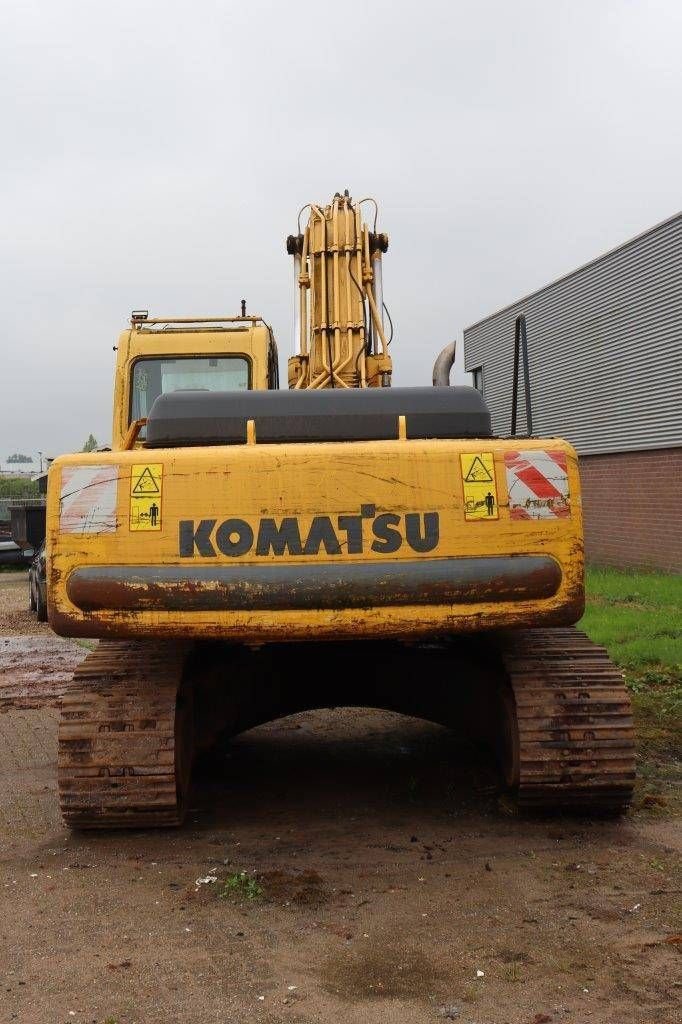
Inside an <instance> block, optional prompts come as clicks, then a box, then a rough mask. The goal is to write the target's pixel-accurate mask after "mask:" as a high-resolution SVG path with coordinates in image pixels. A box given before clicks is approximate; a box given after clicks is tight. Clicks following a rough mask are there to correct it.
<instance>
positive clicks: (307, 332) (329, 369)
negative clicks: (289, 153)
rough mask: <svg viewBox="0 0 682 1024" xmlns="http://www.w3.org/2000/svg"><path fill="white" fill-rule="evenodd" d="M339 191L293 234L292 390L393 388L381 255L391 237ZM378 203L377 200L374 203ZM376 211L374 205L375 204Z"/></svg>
mask: <svg viewBox="0 0 682 1024" xmlns="http://www.w3.org/2000/svg"><path fill="white" fill-rule="evenodd" d="M364 201H365V200H360V202H359V203H354V202H353V200H352V199H351V197H350V196H349V195H348V192H345V193H344V194H343V195H340V194H339V193H338V192H337V193H336V195H335V196H334V198H333V200H332V202H331V203H330V204H329V205H328V206H325V207H324V209H322V208H321V207H320V206H317V205H316V204H315V203H311V204H310V205H309V206H307V207H303V210H301V213H303V211H304V210H306V209H307V210H309V211H310V212H309V217H308V223H307V225H306V227H305V230H304V232H303V233H302V234H301V232H300V214H299V233H298V234H297V235H290V236H289V237H288V239H287V252H288V253H289V254H290V255H291V256H293V257H294V276H295V284H296V289H297V302H296V314H295V328H294V332H295V344H296V346H297V351H296V355H294V356H292V357H291V359H290V360H289V387H290V388H295V389H307V388H310V389H315V388H365V387H388V386H389V385H390V383H391V357H390V356H389V354H388V344H389V343H388V341H387V339H386V334H385V332H384V325H383V295H382V287H381V281H382V278H381V257H382V254H383V253H385V252H386V250H387V249H388V237H387V236H386V235H384V234H377V233H376V218H375V224H374V228H375V230H374V231H370V230H369V228H368V227H367V225H366V224H365V223H363V221H362V216H361V205H362V203H363V202H364ZM372 202H374V200H372ZM375 208H376V203H375Z"/></svg>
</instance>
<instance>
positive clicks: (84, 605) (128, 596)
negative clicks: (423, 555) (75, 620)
mask: <svg viewBox="0 0 682 1024" xmlns="http://www.w3.org/2000/svg"><path fill="white" fill-rule="evenodd" d="M560 584H561V568H560V566H559V564H558V563H557V562H556V561H555V560H554V559H553V558H550V557H549V556H546V555H512V556H508V557H498V558H490V557H488V558H439V559H428V560H421V561H414V562H404V561H403V562H358V563H345V564H343V565H339V564H334V563H318V564H315V565H302V564H296V563H291V562H288V563H286V564H284V565H235V566H221V565H215V566H211V567H210V568H209V567H202V566H196V565H192V566H187V567H185V566H175V565H173V566H161V565H149V566H144V565H135V566H133V565H119V566H97V567H84V568H80V569H75V570H74V571H73V572H72V573H71V575H70V577H69V580H68V583H67V593H68V596H69V599H70V600H71V601H72V602H73V603H74V604H75V605H76V606H77V607H79V608H80V609H82V610H83V611H87V612H93V611H101V610H104V609H110V610H117V611H218V610H221V609H231V610H249V609H287V608H289V609H292V608H310V607H316V608H369V607H372V606H389V605H425V604H447V603H453V604H454V603H457V604H471V603H477V602H480V601H526V600H529V599H541V598H547V597H551V596H552V595H553V594H555V593H556V592H557V590H558V589H559V586H560Z"/></svg>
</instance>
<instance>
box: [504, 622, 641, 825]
mask: <svg viewBox="0 0 682 1024" xmlns="http://www.w3.org/2000/svg"><path fill="white" fill-rule="evenodd" d="M502 658H503V661H504V665H505V668H506V670H507V673H508V677H509V682H510V684H511V694H508V707H507V713H508V714H507V730H506V732H507V737H506V738H507V742H506V748H507V753H506V769H507V781H508V782H509V783H510V785H511V786H512V787H513V788H514V790H515V791H516V794H517V800H518V803H519V804H520V805H521V806H523V807H537V808H546V809H550V808H554V807H570V808H574V809H577V810H583V811H585V812H589V811H592V810H594V811H602V812H619V811H622V810H624V809H625V807H626V806H627V804H628V803H629V801H630V799H631V797H632V789H633V785H634V779H635V747H634V732H633V724H632V710H631V706H630V696H629V694H628V691H627V689H626V687H625V684H624V682H623V677H622V674H621V673H620V672H619V671H618V669H617V668H616V667H615V666H614V665H612V663H611V662H610V660H609V657H608V655H607V653H606V651H605V650H604V649H603V648H602V647H597V646H596V644H593V643H592V642H591V641H590V640H589V639H588V638H587V637H586V635H585V634H584V633H581V632H579V631H578V630H576V629H529V630H521V631H519V632H517V633H513V634H510V635H509V636H508V637H506V638H505V639H504V640H503V642H502Z"/></svg>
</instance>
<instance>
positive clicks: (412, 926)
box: [0, 574, 682, 1024]
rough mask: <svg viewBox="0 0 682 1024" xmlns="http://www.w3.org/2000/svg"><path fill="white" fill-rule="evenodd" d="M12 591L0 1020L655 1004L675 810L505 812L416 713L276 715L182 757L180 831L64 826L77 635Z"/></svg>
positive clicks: (595, 1016) (673, 914)
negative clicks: (188, 765) (60, 724)
mask: <svg viewBox="0 0 682 1024" xmlns="http://www.w3.org/2000/svg"><path fill="white" fill-rule="evenodd" d="M25 595H26V591H25V579H24V580H22V579H21V578H19V577H18V576H17V577H16V578H15V574H12V575H11V576H8V575H5V574H3V575H2V576H0V635H2V636H3V637H4V638H6V639H7V640H8V641H9V642H8V643H5V644H4V645H3V644H2V643H1V642H0V652H2V649H3V646H4V648H5V670H4V674H2V675H0V899H1V900H2V904H1V905H0V911H1V913H0V979H1V980H2V985H3V989H2V992H3V998H2V1000H1V1001H0V1021H3V1022H4V1021H16V1022H18V1024H43V1022H45V1024H55V1022H57V1024H61V1022H69V1024H70V1022H73V1021H75V1022H78V1021H80V1022H83V1024H85V1022H88V1024H105V1022H106V1024H114V1022H115V1024H135V1022H136V1024H170V1022H173V1024H175V1022H187V1024H206V1022H212V1021H214V1022H220V1024H241V1022H246V1021H249V1022H252V1021H256V1022H263V1024H280V1022H281V1024H312V1022H336V1021H344V1022H349V1024H379V1022H382V1024H383V1022H385V1024H393V1022H395V1024H398V1022H400V1024H417V1022H419V1024H421V1022H428V1021H434V1022H437V1021H439V1020H441V1021H442V1020H457V1021H460V1022H464V1024H548V1022H550V1021H552V1022H559V1021H566V1022H575V1024H586V1022H591V1024H672V1022H673V1021H675V1022H677V1021H678V1020H679V995H680V991H682V989H681V988H680V971H679V965H680V958H679V950H680V948H681V946H680V942H681V941H682V935H681V934H680V933H682V918H681V915H680V904H679V894H680V891H681V890H682V884H681V881H682V880H681V878H680V858H679V852H680V832H679V822H678V821H677V820H675V819H674V818H672V817H670V816H668V815H666V814H665V813H664V812H662V811H661V810H660V809H659V810H657V811H655V812H654V811H652V812H651V813H647V812H646V811H644V810H638V811H637V812H634V813H632V814H630V815H629V816H628V817H626V818H625V819H623V820H619V821H597V822H590V821H586V820H582V819H576V818H568V817H566V818H552V819H537V818H521V817H517V816H515V815H513V814H510V813H509V810H508V808H507V807H506V805H505V804H504V802H503V801H500V800H499V799H498V794H497V790H496V782H495V775H494V772H493V769H492V766H491V765H490V764H489V763H488V761H487V760H486V759H485V757H484V756H483V755H482V754H481V752H479V751H477V750H475V749H473V748H472V747H470V746H469V745H468V744H466V743H465V742H462V741H457V740H456V739H455V738H454V737H453V735H452V734H451V733H449V732H448V731H447V730H445V729H442V728H440V727H437V726H433V725H428V724H425V723H423V722H418V721H416V720H414V719H409V718H401V717H400V716H397V715H392V714H387V713H380V712H376V711H370V710H363V709H357V708H350V709H338V710H336V711H325V712H307V713H305V714H302V715H297V716H292V717H290V718H286V719H282V720H280V721H278V722H275V723H271V724H269V725H266V726H262V727H261V728H259V729H256V730H253V731H251V732H249V733H245V734H244V735H242V736H240V737H238V738H237V739H235V740H233V741H232V742H230V743H229V744H227V745H225V746H223V747H221V748H219V749H218V750H216V751H215V752H214V753H213V755H212V756H211V758H210V759H209V760H206V761H205V762H204V763H203V764H202V765H201V766H200V769H199V770H198V772H197V773H196V777H195V785H194V797H193V801H192V809H191V813H190V816H189V821H188V824H187V827H186V828H185V829H183V830H182V831H175V832H173V831H169V832H158V833H145V832H139V833H110V834H103V835H97V834H71V833H69V832H68V831H66V830H65V829H64V828H63V826H62V824H61V821H60V818H59V812H58V806H57V799H56V788H55V752H56V724H57V715H58V708H57V706H56V705H57V704H58V697H59V691H60V687H62V686H63V679H64V677H65V675H67V674H68V671H69V665H70V662H69V659H71V663H75V662H76V661H77V660H78V659H79V658H80V657H81V656H82V655H83V654H85V653H86V652H85V651H84V650H83V649H82V648H79V647H78V646H77V645H75V644H73V643H70V642H68V641H59V640H57V639H56V638H54V637H53V636H52V635H51V634H50V633H49V630H47V628H45V627H41V626H39V625H37V624H36V623H35V622H34V620H32V618H31V617H30V616H29V615H28V613H27V612H25V611H24V610H23V609H24V605H25ZM17 634H20V636H18V635H17ZM1 664H2V663H1V662H0V665H1ZM36 665H39V666H40V669H39V676H40V678H36V677H35V675H34V676H33V677H32V676H31V672H32V671H34V669H35V667H36ZM50 679H51V680H52V682H49V680H50ZM41 680H42V682H41ZM46 680H47V682H46ZM60 680H61V681H60ZM41 687H42V690H41ZM242 873H244V874H242ZM213 879H215V881H214V880H213ZM223 897H224V898H223Z"/></svg>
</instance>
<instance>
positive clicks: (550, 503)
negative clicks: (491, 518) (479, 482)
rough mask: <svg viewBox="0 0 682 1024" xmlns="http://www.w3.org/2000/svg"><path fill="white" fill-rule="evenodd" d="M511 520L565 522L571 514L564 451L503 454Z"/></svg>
mask: <svg viewBox="0 0 682 1024" xmlns="http://www.w3.org/2000/svg"><path fill="white" fill-rule="evenodd" d="M504 464H505V469H506V472H507V490H508V491H509V512H510V515H511V518H512V519H567V518H568V517H569V516H570V514H571V507H570V495H569V490H568V468H567V465H566V452H559V451H520V452H505V455H504Z"/></svg>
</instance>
